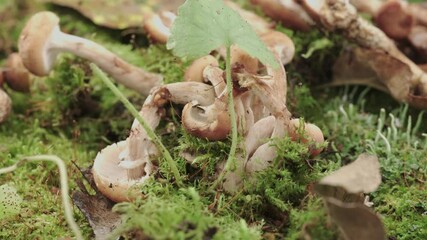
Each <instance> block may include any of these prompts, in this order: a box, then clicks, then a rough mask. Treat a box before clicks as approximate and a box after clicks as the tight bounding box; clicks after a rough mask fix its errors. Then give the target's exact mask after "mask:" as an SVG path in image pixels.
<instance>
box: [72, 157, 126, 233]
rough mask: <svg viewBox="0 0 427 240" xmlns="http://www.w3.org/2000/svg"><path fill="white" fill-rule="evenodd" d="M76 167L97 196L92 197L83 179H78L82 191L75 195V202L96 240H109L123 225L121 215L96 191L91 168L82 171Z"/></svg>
mask: <svg viewBox="0 0 427 240" xmlns="http://www.w3.org/2000/svg"><path fill="white" fill-rule="evenodd" d="M76 167H77V168H78V169H79V170H80V172H81V174H82V177H83V178H84V179H86V181H87V182H88V183H89V185H90V186H91V187H92V188H93V189H94V190H95V191H96V194H95V195H90V194H89V193H88V191H87V190H86V188H85V186H84V184H83V182H82V181H81V179H77V180H76V182H77V185H78V186H79V188H80V191H75V192H74V193H73V196H72V198H73V202H74V204H75V205H76V206H77V207H78V208H79V209H80V211H81V212H82V213H83V215H84V216H85V217H86V219H87V220H88V222H89V224H90V226H91V227H92V230H93V233H94V235H95V239H99V240H102V239H108V237H109V235H110V234H111V232H112V231H113V230H114V229H115V228H116V227H117V226H119V225H120V224H121V218H120V215H119V214H118V213H116V212H113V211H112V208H113V206H114V203H113V202H112V201H110V200H109V199H107V198H106V197H104V196H103V195H102V194H101V193H99V192H98V190H97V189H96V186H95V182H94V180H93V176H92V172H91V171H90V168H89V169H86V170H82V169H80V168H79V167H78V166H77V165H76Z"/></svg>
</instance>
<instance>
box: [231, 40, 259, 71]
mask: <svg viewBox="0 0 427 240" xmlns="http://www.w3.org/2000/svg"><path fill="white" fill-rule="evenodd" d="M236 64H238V65H241V66H243V68H244V69H245V70H246V71H247V72H249V73H252V74H256V73H257V72H258V65H259V61H258V59H256V58H254V57H251V56H250V55H249V54H247V53H246V52H245V51H243V50H242V49H240V48H239V47H237V46H235V45H233V46H231V66H232V67H233V66H235V65H236Z"/></svg>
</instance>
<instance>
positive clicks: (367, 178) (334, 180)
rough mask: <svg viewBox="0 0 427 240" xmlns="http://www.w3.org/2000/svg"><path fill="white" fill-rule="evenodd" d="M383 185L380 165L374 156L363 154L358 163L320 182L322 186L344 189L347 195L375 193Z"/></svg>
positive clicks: (349, 165)
mask: <svg viewBox="0 0 427 240" xmlns="http://www.w3.org/2000/svg"><path fill="white" fill-rule="evenodd" d="M380 183H381V173H380V163H379V162H378V158H377V157H376V156H374V155H369V154H366V153H364V154H361V155H360V156H359V157H358V158H357V159H356V161H354V162H352V163H350V164H348V165H346V166H344V167H342V168H340V169H338V170H337V171H335V172H333V173H332V174H330V175H329V176H326V177H324V178H323V179H322V180H320V182H319V184H320V185H327V186H331V187H342V188H343V189H344V190H345V191H346V192H347V193H351V194H359V193H370V192H373V191H375V190H376V189H377V188H378V186H379V185H380Z"/></svg>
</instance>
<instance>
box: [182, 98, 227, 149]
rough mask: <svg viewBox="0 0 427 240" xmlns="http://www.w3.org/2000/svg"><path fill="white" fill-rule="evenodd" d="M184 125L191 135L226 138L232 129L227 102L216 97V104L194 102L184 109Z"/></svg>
mask: <svg viewBox="0 0 427 240" xmlns="http://www.w3.org/2000/svg"><path fill="white" fill-rule="evenodd" d="M182 125H183V126H184V128H185V130H186V131H187V132H189V133H190V134H191V135H194V136H196V137H199V138H206V139H209V140H211V141H217V140H223V139H225V138H226V137H227V136H228V134H229V133H230V130H231V122H230V116H229V114H228V111H227V104H226V103H224V102H223V101H221V100H218V99H215V102H214V104H212V105H209V106H206V107H204V106H200V105H199V104H198V102H192V103H189V104H187V105H185V106H184V109H183V110H182Z"/></svg>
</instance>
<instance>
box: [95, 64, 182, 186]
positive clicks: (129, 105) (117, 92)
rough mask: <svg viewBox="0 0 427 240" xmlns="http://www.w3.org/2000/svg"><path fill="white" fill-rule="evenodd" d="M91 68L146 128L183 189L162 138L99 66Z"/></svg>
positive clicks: (176, 168) (176, 169)
mask: <svg viewBox="0 0 427 240" xmlns="http://www.w3.org/2000/svg"><path fill="white" fill-rule="evenodd" d="M90 67H91V69H92V71H93V73H94V74H95V76H97V77H98V78H100V79H101V80H102V81H103V82H104V83H105V85H107V86H108V88H110V90H111V91H112V92H113V93H114V95H116V96H117V97H118V98H119V99H120V101H121V102H122V103H123V105H125V107H126V109H127V110H128V111H129V112H130V113H131V114H132V116H133V117H134V118H135V119H136V120H137V121H138V122H139V124H141V126H142V127H143V128H144V130H145V131H146V132H147V135H148V137H150V139H151V140H152V141H153V142H154V144H156V146H157V148H158V149H159V150H160V152H161V153H162V155H163V157H164V158H165V160H166V161H167V163H168V165H169V167H170V171H171V172H172V174H173V176H174V177H175V181H176V183H177V185H178V186H179V187H182V180H181V176H180V174H179V171H178V167H177V166H176V164H175V162H174V160H173V159H172V156H171V154H170V153H169V151H168V150H167V149H166V147H165V146H164V145H163V143H162V141H161V140H160V138H159V137H158V136H157V135H156V133H155V132H154V131H153V129H151V128H150V127H149V126H148V124H147V123H146V122H145V120H144V119H143V118H142V117H141V115H140V114H139V112H138V110H136V108H135V107H134V106H133V105H132V103H131V102H129V100H128V99H127V98H126V97H125V96H124V95H123V93H122V92H121V91H120V90H119V89H118V88H117V87H116V86H115V85H114V83H113V82H112V81H111V80H110V79H109V78H108V77H107V75H106V74H105V73H104V72H103V71H102V70H101V69H99V67H98V66H96V65H95V64H94V63H91V64H90Z"/></svg>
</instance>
